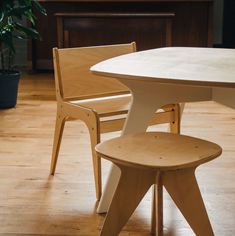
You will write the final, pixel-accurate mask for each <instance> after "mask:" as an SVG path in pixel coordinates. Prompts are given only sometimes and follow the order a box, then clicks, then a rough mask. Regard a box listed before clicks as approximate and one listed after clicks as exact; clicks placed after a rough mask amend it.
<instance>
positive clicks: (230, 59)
mask: <svg viewBox="0 0 235 236" xmlns="http://www.w3.org/2000/svg"><path fill="white" fill-rule="evenodd" d="M91 71H92V72H93V73H95V74H99V75H102V76H108V77H114V78H124V79H139V80H148V81H156V82H159V83H171V84H185V85H197V86H212V87H231V88H235V49H220V48H193V47H166V48H158V49H151V50H146V51H140V52H135V53H131V54H126V55H122V56H119V57H115V58H112V59H109V60H106V61H103V62H100V63H98V64H96V65H94V66H92V67H91Z"/></svg>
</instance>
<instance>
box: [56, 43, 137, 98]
mask: <svg viewBox="0 0 235 236" xmlns="http://www.w3.org/2000/svg"><path fill="white" fill-rule="evenodd" d="M134 51H136V45H135V43H134V42H133V43H130V44H118V45H107V46H97V47H80V48H64V49H58V48H54V49H53V57H54V70H55V80H56V94H57V98H61V99H63V100H76V99H85V98H93V97H101V96H108V95H113V94H121V93H127V92H129V90H128V88H127V87H125V86H124V85H122V84H121V83H120V82H118V81H117V80H115V79H110V78H107V77H101V76H97V75H94V74H92V73H91V72H90V67H91V66H93V65H94V64H96V63H98V62H101V61H103V60H107V59H109V58H112V57H115V56H119V55H123V54H127V53H131V52H134Z"/></svg>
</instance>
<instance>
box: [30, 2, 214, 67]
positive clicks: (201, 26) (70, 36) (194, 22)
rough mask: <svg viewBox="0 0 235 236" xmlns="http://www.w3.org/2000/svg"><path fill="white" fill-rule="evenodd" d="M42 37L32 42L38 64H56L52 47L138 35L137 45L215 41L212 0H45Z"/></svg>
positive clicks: (127, 39) (40, 24) (120, 40)
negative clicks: (53, 59)
mask: <svg viewBox="0 0 235 236" xmlns="http://www.w3.org/2000/svg"><path fill="white" fill-rule="evenodd" d="M41 3H42V5H43V6H44V7H45V8H46V9H47V13H48V16H47V17H45V16H40V15H38V16H37V17H38V21H37V29H38V30H39V31H40V32H41V34H42V38H43V40H42V41H40V42H38V41H35V42H33V44H32V62H33V68H34V69H52V48H53V47H76V46H92V45H99V44H112V43H126V42H130V41H136V42H137V47H138V49H139V50H143V49H149V48H155V47H164V46H200V47H206V46H212V24H211V21H212V5H213V0H116V1H115V0H106V1H104V0H103V1H100V0H70V1H65V0H64V1H63V0H60V1H58V0H57V1H56V0H54V1H53V0H49V1H47V0H44V1H41Z"/></svg>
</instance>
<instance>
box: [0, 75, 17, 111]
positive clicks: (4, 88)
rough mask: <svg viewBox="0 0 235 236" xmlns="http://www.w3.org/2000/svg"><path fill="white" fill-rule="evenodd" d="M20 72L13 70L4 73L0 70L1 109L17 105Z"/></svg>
mask: <svg viewBox="0 0 235 236" xmlns="http://www.w3.org/2000/svg"><path fill="white" fill-rule="evenodd" d="M19 79H20V73H19V72H17V71H12V72H11V73H9V74H3V73H2V71H0V109H3V108H12V107H15V105H16V102H17V94H18V84H19Z"/></svg>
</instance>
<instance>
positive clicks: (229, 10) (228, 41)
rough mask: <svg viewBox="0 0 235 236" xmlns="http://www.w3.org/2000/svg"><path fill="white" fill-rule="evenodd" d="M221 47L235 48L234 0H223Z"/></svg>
mask: <svg viewBox="0 0 235 236" xmlns="http://www.w3.org/2000/svg"><path fill="white" fill-rule="evenodd" d="M223 15H224V19H223V45H222V46H223V47H225V48H235V0H224V14H223Z"/></svg>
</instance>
